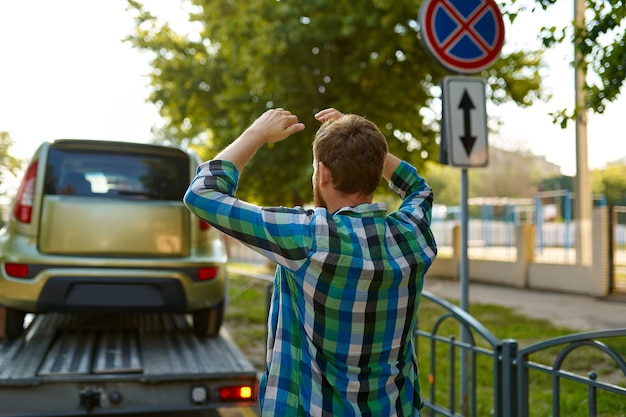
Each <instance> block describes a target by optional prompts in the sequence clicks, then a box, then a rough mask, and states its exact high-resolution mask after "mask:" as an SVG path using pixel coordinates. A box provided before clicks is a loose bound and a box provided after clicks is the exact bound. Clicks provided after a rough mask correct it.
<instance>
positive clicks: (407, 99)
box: [128, 0, 541, 204]
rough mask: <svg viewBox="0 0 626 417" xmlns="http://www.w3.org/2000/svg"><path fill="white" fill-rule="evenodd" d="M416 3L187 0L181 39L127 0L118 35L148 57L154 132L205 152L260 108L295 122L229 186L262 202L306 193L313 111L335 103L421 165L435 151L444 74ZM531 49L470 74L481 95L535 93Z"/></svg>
mask: <svg viewBox="0 0 626 417" xmlns="http://www.w3.org/2000/svg"><path fill="white" fill-rule="evenodd" d="M420 3H421V2H420V1H416V0H402V1H393V2H392V1H388V0H370V1H367V2H357V3H355V2H353V1H349V0H314V1H313V0H312V1H306V2H287V1H275V0H272V1H268V0H248V1H245V2H239V1H228V0H221V1H216V0H189V1H188V2H187V4H189V5H191V7H192V8H193V9H192V10H193V11H192V13H191V20H192V21H193V22H194V28H195V29H196V30H197V33H193V34H191V35H189V36H182V35H180V34H177V33H175V32H174V31H173V30H172V29H171V28H170V27H169V26H168V25H167V24H162V23H159V22H157V20H156V19H155V17H154V16H152V15H151V14H150V12H149V11H147V10H145V9H144V7H143V5H142V4H141V3H140V1H136V0H129V8H130V9H131V10H133V11H134V12H135V13H136V21H137V30H136V33H135V34H133V35H132V36H130V37H129V38H128V39H129V40H130V42H131V43H132V44H133V46H134V47H135V48H138V49H141V50H144V51H149V52H151V53H152V55H153V56H154V59H153V60H152V67H153V71H152V74H151V83H152V88H153V91H152V94H151V95H150V97H149V100H150V101H152V102H153V103H155V104H156V105H157V107H158V108H159V109H160V113H161V115H162V116H163V118H164V119H165V121H166V125H165V128H164V131H163V132H162V136H163V137H164V138H166V139H168V140H172V141H177V142H180V143H182V144H202V145H203V146H205V147H207V148H208V149H209V152H208V154H215V153H216V152H217V151H218V150H220V149H222V148H223V147H224V146H226V145H227V144H228V143H230V142H231V141H232V140H233V139H234V138H236V137H237V136H238V135H239V134H240V133H241V131H242V130H243V129H245V127H246V126H248V125H249V124H250V123H251V122H252V121H253V120H254V119H255V118H256V117H258V115H259V114H261V113H262V112H264V111H265V110H266V109H268V108H271V107H284V108H287V109H289V110H291V111H292V112H293V113H295V114H297V115H298V117H299V118H300V120H301V121H302V122H304V123H305V125H306V126H307V129H306V130H305V132H304V133H300V134H298V135H296V136H295V137H294V138H292V139H290V140H288V141H285V142H282V143H279V144H276V145H274V146H271V147H270V146H268V147H264V148H262V149H261V150H259V152H258V154H257V155H256V157H255V158H253V160H252V161H251V162H250V164H249V165H248V167H249V168H248V170H249V172H252V173H253V174H252V175H246V177H245V180H243V181H241V186H240V189H239V190H238V195H239V196H241V197H243V198H247V199H254V200H256V201H260V202H262V203H264V204H303V203H305V202H307V201H310V197H311V191H310V190H311V186H310V175H311V173H312V168H311V159H312V154H311V149H310V142H311V139H312V137H313V135H314V133H315V131H316V129H317V127H318V123H317V122H316V121H315V120H314V118H313V115H314V114H315V113H316V112H317V111H318V110H320V109H323V108H326V107H335V108H338V109H340V110H342V111H344V112H353V113H358V114H362V115H365V116H366V117H367V118H369V119H370V120H372V121H373V122H375V123H376V124H378V125H379V126H380V127H381V130H382V131H383V133H384V134H385V135H386V136H387V137H388V138H389V139H390V140H389V146H390V150H391V151H392V152H394V153H396V154H397V155H398V156H400V157H402V158H404V159H407V160H409V161H410V162H411V163H413V164H414V165H416V166H418V167H421V166H422V165H423V164H424V162H425V161H426V160H428V159H435V158H437V153H438V144H437V142H436V138H437V136H438V130H439V126H438V118H439V116H438V115H437V114H434V113H433V111H432V110H428V108H429V107H430V108H433V104H435V102H436V101H437V100H438V98H439V96H438V95H439V89H438V88H436V87H437V86H438V84H439V82H440V81H441V79H442V77H444V76H445V75H448V73H447V72H446V70H445V69H444V68H443V67H442V66H440V65H439V64H438V63H437V62H436V61H435V60H433V59H432V57H430V56H429V54H428V53H427V51H426V50H425V48H424V47H423V45H422V42H421V40H420V38H419V32H418V30H419V27H418V26H419V25H418V22H417V15H418V11H419V7H420ZM540 60H541V55H540V54H539V53H535V52H532V51H530V52H529V51H525V52H522V51H516V52H514V53H511V54H510V55H508V56H503V57H502V58H501V59H500V60H499V61H498V62H496V63H495V65H493V66H492V67H491V68H489V69H487V70H485V71H484V72H483V73H482V74H480V76H482V77H483V78H485V79H486V80H487V82H488V85H489V87H488V90H489V93H490V96H491V98H492V100H494V101H495V102H497V103H500V102H503V101H507V100H513V101H514V102H516V103H518V104H520V105H523V106H526V105H529V104H530V103H531V102H532V101H533V100H535V99H537V98H538V97H539V96H540V90H539V89H540V77H539V74H538V68H539V66H540V62H541V61H540Z"/></svg>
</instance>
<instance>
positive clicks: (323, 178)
mask: <svg viewBox="0 0 626 417" xmlns="http://www.w3.org/2000/svg"><path fill="white" fill-rule="evenodd" d="M317 169H318V171H319V176H318V178H319V185H327V184H328V183H331V182H333V176H332V175H331V174H330V169H328V167H327V166H326V165H324V163H323V162H318V165H317Z"/></svg>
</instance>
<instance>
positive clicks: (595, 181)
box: [591, 164, 626, 206]
mask: <svg viewBox="0 0 626 417" xmlns="http://www.w3.org/2000/svg"><path fill="white" fill-rule="evenodd" d="M591 180H592V190H593V192H594V193H595V194H601V195H603V196H605V197H606V203H607V204H608V205H616V206H626V165H624V164H610V165H609V166H607V167H606V168H605V169H603V170H595V171H593V172H592V174H591Z"/></svg>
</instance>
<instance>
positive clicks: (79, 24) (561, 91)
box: [0, 0, 626, 175]
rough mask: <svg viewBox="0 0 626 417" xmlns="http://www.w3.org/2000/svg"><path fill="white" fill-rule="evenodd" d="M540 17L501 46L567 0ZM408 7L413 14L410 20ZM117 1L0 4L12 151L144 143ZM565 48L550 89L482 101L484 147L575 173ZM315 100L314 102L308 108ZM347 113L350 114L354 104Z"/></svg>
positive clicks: (145, 128) (603, 118)
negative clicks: (565, 120) (504, 101)
mask: <svg viewBox="0 0 626 417" xmlns="http://www.w3.org/2000/svg"><path fill="white" fill-rule="evenodd" d="M144 3H145V4H146V5H147V8H148V9H149V10H151V11H155V12H157V13H161V14H162V15H163V16H166V18H167V19H168V21H171V22H172V23H174V26H175V27H176V24H177V23H178V24H179V25H180V24H182V23H180V22H181V19H182V17H183V16H184V13H183V12H182V10H181V7H180V2H179V1H177V0H167V1H165V0H145V1H144ZM555 7H557V9H555V10H553V11H552V12H551V13H550V14H548V15H544V14H535V15H533V16H522V17H521V18H519V19H518V20H517V21H516V22H515V25H514V26H513V27H510V26H507V31H506V35H505V36H506V43H505V46H504V51H506V50H507V48H513V47H515V46H519V45H525V46H529V47H530V46H536V45H537V44H538V43H537V41H536V33H537V31H538V29H539V27H541V26H542V25H544V24H548V23H549V24H552V23H553V22H555V21H564V22H565V23H567V22H568V21H571V19H572V16H573V1H570V2H567V1H563V2H558V3H557V6H555ZM417 12H418V11H417V10H416V17H417ZM133 24H134V22H133V19H132V15H131V13H130V12H129V11H127V10H126V0H55V1H50V0H0V59H1V61H0V131H7V132H9V133H10V135H11V138H12V139H13V140H14V141H15V142H16V145H15V146H14V148H13V154H14V155H15V156H17V157H19V158H24V159H28V158H29V157H30V156H31V155H32V153H33V152H34V150H35V149H36V148H37V146H39V144H41V143H42V142H43V141H50V140H54V139H57V138H86V139H114V140H127V141H139V142H146V141H148V140H150V139H151V138H152V134H151V129H152V127H153V126H156V125H160V124H161V121H160V117H159V115H158V112H157V109H156V108H155V106H154V105H152V104H151V103H148V102H147V100H146V99H147V97H148V95H149V94H150V89H149V86H148V83H149V80H148V77H147V74H148V73H149V72H150V66H149V59H150V57H149V55H147V54H145V53H142V52H140V51H138V50H135V49H133V48H131V46H130V44H129V43H127V42H123V41H122V39H123V38H124V37H126V36H127V35H129V34H130V33H132V31H133ZM571 56H572V52H571V51H570V50H569V48H558V49H556V50H549V51H548V52H547V54H546V57H547V59H548V62H549V65H550V69H549V71H548V73H547V74H546V78H545V82H544V85H545V87H546V88H547V90H548V91H550V92H551V93H552V95H553V99H552V100H551V101H549V102H547V103H538V104H535V105H533V106H532V107H531V108H529V109H520V108H518V107H516V106H515V105H512V104H511V105H504V106H499V107H496V108H492V107H488V109H487V110H488V115H489V117H498V118H499V119H500V120H501V121H502V126H501V128H500V131H499V132H497V133H490V134H489V138H488V141H489V144H490V145H496V146H499V147H504V148H509V149H513V150H519V149H524V150H528V151H530V152H532V153H534V154H537V155H543V156H545V157H546V159H547V160H548V161H550V162H553V163H555V164H557V165H559V166H561V169H562V172H563V174H566V175H573V174H575V171H576V151H575V149H576V141H575V134H574V129H573V124H572V125H571V127H570V128H568V129H566V130H562V129H561V128H560V127H558V126H555V125H553V124H552V122H551V118H550V116H549V115H548V113H549V112H551V111H555V110H558V109H561V108H564V107H569V108H571V104H572V103H573V101H574V92H573V86H574V78H573V70H572V69H571V66H570V65H569V62H570V61H571ZM318 105H319V104H316V106H318ZM350 111H354V112H358V109H351V110H350ZM624 115H626V97H624V92H622V96H621V97H620V99H619V100H618V101H617V102H615V103H612V104H610V105H609V106H608V109H607V111H606V112H605V113H604V114H602V115H594V114H590V118H589V125H588V148H589V157H588V163H589V167H590V168H592V169H593V168H599V167H602V166H604V165H605V164H606V163H607V162H610V161H614V160H616V159H619V158H621V157H625V156H626V137H625V136H626V133H625V132H626V129H624V128H623V127H622V126H623V123H620V124H618V118H620V117H622V118H623V117H624Z"/></svg>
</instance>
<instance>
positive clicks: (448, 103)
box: [441, 76, 489, 167]
mask: <svg viewBox="0 0 626 417" xmlns="http://www.w3.org/2000/svg"><path fill="white" fill-rule="evenodd" d="M441 87H442V92H443V115H442V120H443V125H442V127H443V131H442V142H445V146H444V147H445V149H446V150H447V154H448V155H447V158H448V160H447V161H443V162H445V163H449V164H450V165H453V166H457V167H484V166H486V165H487V163H488V160H489V158H488V146H487V111H486V99H485V81H484V80H483V79H481V78H477V77H463V76H452V77H445V78H444V79H443V82H442V85H441Z"/></svg>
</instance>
